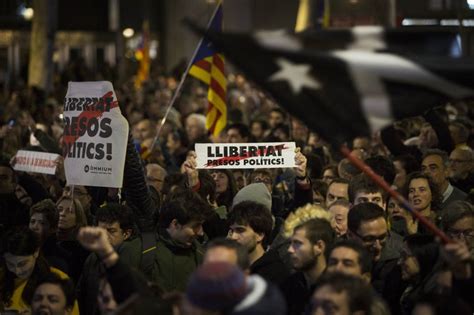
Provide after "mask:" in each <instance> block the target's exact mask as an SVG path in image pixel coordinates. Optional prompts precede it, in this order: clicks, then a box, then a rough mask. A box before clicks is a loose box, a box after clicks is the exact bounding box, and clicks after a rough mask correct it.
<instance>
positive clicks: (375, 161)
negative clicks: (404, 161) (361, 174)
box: [365, 155, 396, 185]
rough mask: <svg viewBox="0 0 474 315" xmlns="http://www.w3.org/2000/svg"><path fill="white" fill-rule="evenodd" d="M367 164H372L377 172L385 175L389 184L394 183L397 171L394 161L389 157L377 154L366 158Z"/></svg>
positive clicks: (371, 166)
mask: <svg viewBox="0 0 474 315" xmlns="http://www.w3.org/2000/svg"><path fill="white" fill-rule="evenodd" d="M365 164H367V165H368V166H370V168H371V169H372V170H373V171H374V172H375V173H376V174H378V175H380V176H381V177H383V179H385V181H386V182H387V183H388V184H390V185H392V184H393V180H394V179H395V175H396V171H395V166H394V165H393V162H392V161H391V160H390V159H389V158H387V157H385V156H382V155H376V156H372V157H369V158H367V159H365Z"/></svg>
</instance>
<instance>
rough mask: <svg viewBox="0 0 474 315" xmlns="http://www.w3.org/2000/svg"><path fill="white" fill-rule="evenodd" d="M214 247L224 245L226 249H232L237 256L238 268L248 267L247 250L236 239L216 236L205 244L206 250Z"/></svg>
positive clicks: (245, 268)
mask: <svg viewBox="0 0 474 315" xmlns="http://www.w3.org/2000/svg"><path fill="white" fill-rule="evenodd" d="M216 247H225V248H227V249H231V250H234V251H235V254H236V256H237V264H238V265H239V267H240V269H242V270H247V269H249V268H250V259H249V254H248V251H247V249H246V248H245V247H244V246H243V245H241V244H240V243H238V242H237V241H235V240H232V239H229V238H223V237H218V238H215V239H213V240H212V241H210V242H209V243H208V244H207V247H206V251H208V250H209V249H211V248H216Z"/></svg>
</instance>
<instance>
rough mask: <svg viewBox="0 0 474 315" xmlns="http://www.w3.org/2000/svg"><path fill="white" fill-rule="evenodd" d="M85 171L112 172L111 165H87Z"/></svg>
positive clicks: (96, 172) (95, 172)
mask: <svg viewBox="0 0 474 315" xmlns="http://www.w3.org/2000/svg"><path fill="white" fill-rule="evenodd" d="M84 172H85V173H89V172H90V173H92V174H112V168H111V167H105V166H94V165H85V166H84Z"/></svg>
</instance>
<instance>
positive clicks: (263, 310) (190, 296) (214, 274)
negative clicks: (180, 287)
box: [182, 262, 286, 315]
mask: <svg viewBox="0 0 474 315" xmlns="http://www.w3.org/2000/svg"><path fill="white" fill-rule="evenodd" d="M285 312H286V306H285V303H284V300H283V298H282V296H281V294H280V292H279V291H278V289H276V287H274V286H273V285H271V284H269V283H267V282H266V281H265V280H264V279H262V278H261V277H260V276H258V275H252V276H248V277H247V276H246V275H245V273H244V272H243V271H242V270H241V269H240V268H239V267H238V266H237V265H234V264H230V263H227V262H209V263H205V264H203V265H202V266H200V267H199V268H198V269H197V270H196V271H195V272H194V273H193V274H192V275H191V278H190V279H189V283H188V286H187V289H186V293H185V300H184V303H183V308H182V314H183V315H188V314H189V315H190V314H193V315H196V314H215V315H224V314H232V315H246V314H276V315H280V314H281V315H283V314H285Z"/></svg>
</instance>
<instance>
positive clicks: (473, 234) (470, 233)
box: [447, 229, 474, 240]
mask: <svg viewBox="0 0 474 315" xmlns="http://www.w3.org/2000/svg"><path fill="white" fill-rule="evenodd" d="M447 232H448V235H449V236H451V237H452V238H455V239H458V240H460V239H462V238H464V239H466V240H467V239H472V238H474V229H467V230H452V229H449V230H448V231H447Z"/></svg>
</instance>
